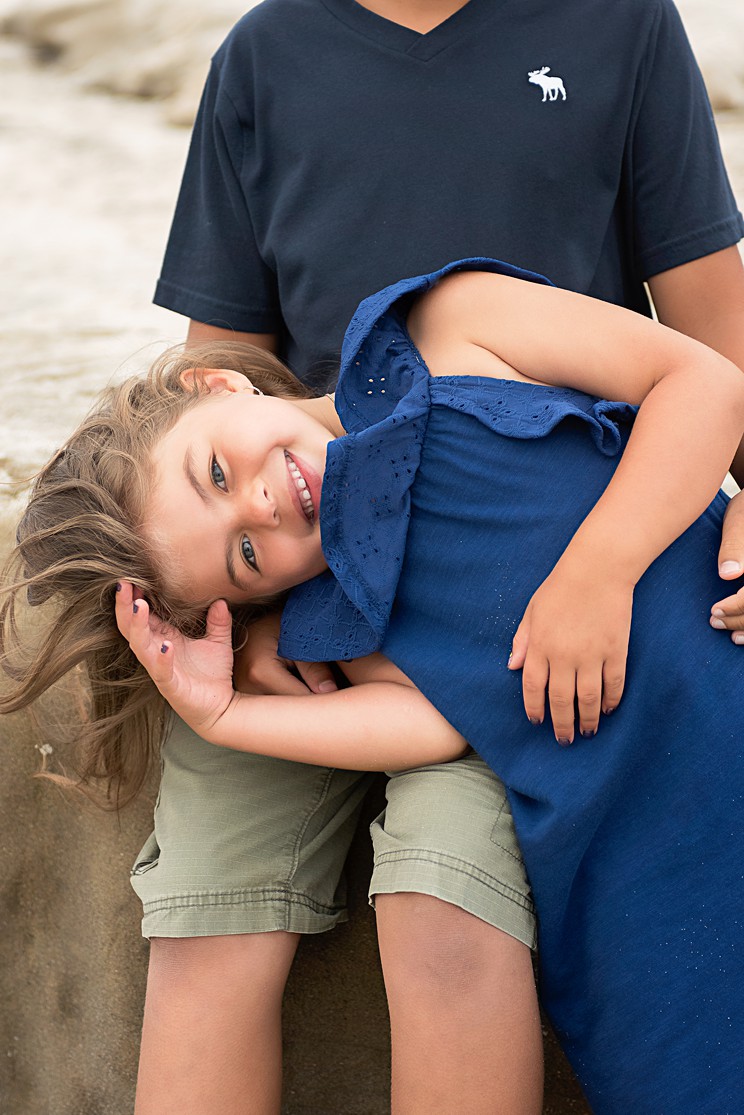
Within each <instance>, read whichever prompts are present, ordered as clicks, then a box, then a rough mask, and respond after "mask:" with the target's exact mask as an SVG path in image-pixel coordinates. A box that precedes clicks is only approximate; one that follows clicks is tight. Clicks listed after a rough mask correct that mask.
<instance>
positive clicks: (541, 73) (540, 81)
mask: <svg viewBox="0 0 744 1115" xmlns="http://www.w3.org/2000/svg"><path fill="white" fill-rule="evenodd" d="M549 73H550V66H543V68H542V69H541V70H530V72H529V73H528V74H527V80H528V81H529V82H530V84H531V85H539V86H540V88H541V89H542V91H543V96H542V99H543V101H557V100H558V94H559V93H560V95H561V96H562V97H563V100H564V101H565V99H566V90H565V87H564V85H563V81H562V80H561V78H559V77H548V76H547V75H548V74H549Z"/></svg>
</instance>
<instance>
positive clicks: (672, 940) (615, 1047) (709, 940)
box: [281, 260, 744, 1115]
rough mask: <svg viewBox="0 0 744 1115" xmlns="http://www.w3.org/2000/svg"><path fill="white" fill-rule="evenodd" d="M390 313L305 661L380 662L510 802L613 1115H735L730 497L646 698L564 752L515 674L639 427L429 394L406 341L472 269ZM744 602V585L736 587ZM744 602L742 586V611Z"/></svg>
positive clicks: (662, 640)
mask: <svg viewBox="0 0 744 1115" xmlns="http://www.w3.org/2000/svg"><path fill="white" fill-rule="evenodd" d="M463 266H465V267H477V268H479V269H482V270H493V271H499V272H503V273H507V274H512V275H517V276H520V277H522V278H524V279H525V280H529V281H534V282H546V281H547V280H544V279H542V278H541V277H540V276H536V275H532V274H529V273H526V272H522V271H518V270H517V269H515V268H511V267H508V266H506V265H503V264H495V263H493V262H490V261H484V260H474V261H467V262H466V263H464V264H463V263H460V264H453V265H451V266H450V267H448V268H445V269H443V270H442V271H439V272H437V273H435V274H433V275H429V276H423V277H419V278H416V279H412V280H407V281H404V282H401V283H398V284H396V285H395V286H393V287H389V288H387V289H386V290H384V291H382V292H380V293H379V294H377V295H374V296H373V297H372V298H369V299H367V300H366V301H365V302H363V303H362V305H361V306H360V308H359V310H358V312H357V314H356V316H355V317H354V319H353V321H352V323H351V325H350V326H349V330H348V332H347V335H346V340H345V345H344V352H343V364H342V372H341V379H340V381H339V387H338V392H337V395H336V406H337V409H338V412H339V415H340V417H341V420H342V422H343V424H344V427H345V429H346V430H347V431H348V434H347V436H345V437H343V438H340V439H339V440H337V441H335V442H333V443H332V444H331V445H330V446H329V451H328V459H327V467H326V474H325V478H324V484H323V493H322V502H321V527H322V539H323V549H324V552H325V555H326V558H327V561H328V565H329V570H330V571H329V572H328V573H325V574H323V575H322V576H320V577H317V578H315V579H314V580H312V581H309V582H307V583H306V584H304V585H301V586H299V587H298V588H297V589H295V590H294V592H293V594H292V596H291V597H290V601H289V604H288V606H287V608H286V610H285V615H284V625H283V633H282V643H281V650H282V653H284V654H286V655H287V656H288V657H293V658H297V659H308V660H312V659H315V660H324V659H329V660H330V659H337V660H343V659H349V658H353V657H358V656H360V655H364V654H368V653H370V652H371V651H373V650H377V649H381V650H382V651H383V652H384V653H385V654H386V655H387V656H388V657H389V658H390V659H391V660H392V661H393V662H395V663H396V664H397V665H398V666H399V667H400V668H401V669H402V670H403V671H404V672H405V673H406V674H407V675H408V676H409V677H410V678H411V679H412V680H413V681H414V682H415V684H416V685H418V686H419V687H420V688H421V690H422V691H423V692H424V693H425V694H426V696H427V697H428V698H429V700H430V701H431V702H432V703H433V704H434V705H435V706H436V707H437V708H438V709H439V710H440V711H441V712H442V713H443V715H444V716H445V717H446V718H447V719H448V720H449V721H450V722H451V723H452V724H453V725H454V726H455V727H456V728H457V729H458V731H460V732H461V733H462V734H463V735H464V736H465V737H466V738H467V739H468V740H469V741H470V743H471V744H472V746H473V747H474V748H475V749H476V750H477V751H478V752H479V753H480V754H481V755H482V756H483V758H484V759H485V760H486V761H487V762H488V763H489V764H490V765H491V766H492V767H493V769H494V770H495V771H496V772H497V774H498V775H499V776H500V777H501V778H502V779H503V781H504V782H505V784H506V786H507V789H508V793H509V798H510V801H511V806H512V810H513V813H514V822H515V825H516V829H517V834H518V837H519V841H520V845H521V848H522V853H523V856H524V860H525V863H526V866H527V871H528V874H529V878H530V882H531V885H532V889H533V892H534V898H535V902H536V906H537V911H538V919H539V959H540V996H541V1000H542V1002H543V1005H544V1006H545V1008H546V1010H547V1012H548V1013H549V1015H550V1017H551V1019H552V1021H553V1023H554V1025H555V1027H556V1030H557V1033H558V1035H559V1038H560V1039H561V1041H562V1043H563V1045H564V1048H565V1049H566V1052H567V1054H568V1056H569V1058H570V1060H571V1061H572V1063H573V1065H574V1068H575V1069H576V1072H577V1075H578V1077H579V1079H580V1081H581V1083H582V1085H583V1087H584V1089H585V1091H586V1094H587V1097H588V1099H589V1102H590V1103H591V1105H592V1107H593V1109H594V1110H595V1112H597V1113H598V1115H599V1113H613V1115H619V1113H622V1115H626V1113H627V1112H628V1111H633V1112H635V1113H636V1115H667V1113H668V1115H702V1113H707V1115H732V1113H733V1112H735V1111H740V1110H741V1106H740V1105H741V1098H740V1095H741V1085H742V1050H743V1049H744V941H743V940H742V898H743V897H744V887H743V885H742V877H743V874H744V867H743V864H744V855H743V852H744V839H743V832H742V816H743V814H742V804H744V803H743V798H744V794H743V790H744V762H743V761H742V754H741V747H742V739H743V732H742V729H744V693H743V692H742V690H741V684H740V683H741V677H742V671H743V670H744V657H742V651H741V650H740V649H738V648H736V647H735V646H734V645H733V644H732V643H731V641H730V639H729V637H728V635H727V634H726V633H723V632H716V631H713V630H712V629H711V628H710V627H709V625H708V614H709V609H710V605H711V603H712V602H713V601H714V600H715V599H716V598H717V597H720V595H722V591H723V590H722V587H721V582H720V581H719V579H718V577H717V574H716V555H717V549H718V544H719V540H720V531H721V522H722V518H723V512H724V509H725V503H726V499H725V496H723V495H722V494H719V495H718V496H717V497H716V498H715V499H714V501H713V503H712V504H711V505H710V507H709V508H708V509H707V511H706V512H705V513H704V515H702V517H701V518H700V519H699V520H698V521H697V522H696V523H695V524H694V526H692V527H691V528H690V529H689V530H688V531H686V533H685V534H684V535H683V536H682V537H681V538H679V539H678V540H677V541H676V542H675V543H674V545H672V546H671V547H670V548H669V549H668V550H667V551H666V552H665V553H664V554H663V555H662V556H661V557H660V558H658V559H657V561H655V562H654V563H653V565H652V566H651V568H650V569H649V570H648V572H647V573H646V574H645V576H644V577H643V578H642V580H641V582H640V583H639V585H638V587H637V590H636V594H635V600H634V609H633V624H632V630H631V638H630V650H629V660H628V675H627V686H626V691H625V695H624V697H623V700H622V702H621V704H620V706H619V708H618V709H617V711H616V712H615V713H614V714H613V716H612V717H610V718H607V717H604V718H603V719H602V722H601V725H600V730H599V733H598V735H597V736H596V738H595V739H593V740H583V739H581V738H579V739H577V741H576V742H575V743H574V745H573V746H572V747H570V748H565V749H564V748H561V747H559V746H558V745H557V744H556V742H555V740H554V738H553V734H552V729H551V726H550V724H549V723H548V722H546V723H545V724H544V725H543V726H541V727H533V726H532V725H530V724H529V722H528V721H527V718H526V716H525V712H524V708H523V704H522V696H521V677H520V675H519V674H517V673H512V672H510V671H508V670H507V668H506V662H507V658H508V654H509V648H510V645H511V639H512V636H513V634H514V631H515V629H516V627H517V624H518V623H519V621H520V619H521V618H522V615H523V613H524V610H525V607H526V605H527V603H528V601H529V599H530V597H531V595H532V593H533V592H534V591H535V589H536V588H537V587H538V585H539V584H540V583H541V582H542V581H543V580H544V578H545V577H546V576H547V575H548V574H549V573H550V571H551V569H552V568H553V566H554V565H555V563H556V561H557V560H558V558H559V557H560V555H561V553H562V551H563V550H564V548H565V547H566V545H567V544H568V542H569V540H570V538H571V536H572V534H573V533H574V531H575V530H576V528H577V526H578V525H579V523H580V522H581V521H582V520H583V519H584V517H585V516H586V514H587V513H588V511H589V510H590V509H591V507H592V506H593V505H594V503H595V502H596V501H597V499H598V498H599V496H600V495H601V493H602V492H603V490H604V488H605V487H606V485H607V483H608V481H609V480H610V478H611V477H612V474H613V472H614V469H615V467H616V465H617V463H618V461H619V458H620V454H621V452H622V449H623V446H624V444H625V442H626V440H627V437H628V435H629V433H630V429H631V426H632V422H633V418H634V414H635V410H634V408H633V407H631V406H629V405H627V404H624V403H613V402H607V401H601V400H597V399H595V398H592V397H590V396H587V395H584V394H581V393H579V392H576V391H572V390H567V389H563V388H554V387H545V386H539V385H533V384H527V383H523V382H514V381H503V380H492V379H484V378H480V377H468V376H464V377H463V376H453V377H450V378H448V377H446V376H444V377H436V378H431V377H430V376H429V374H428V371H427V369H426V366H425V364H424V362H423V360H422V358H421V356H420V354H419V353H418V352H417V351H416V348H415V346H414V345H413V343H412V341H411V339H410V337H409V336H408V333H407V330H406V327H405V317H406V313H407V309H408V305H409V304H410V301H411V298H412V297H413V295H414V294H415V293H417V292H420V291H423V290H425V289H427V288H428V287H430V286H431V285H432V284H433V283H435V282H436V281H437V280H438V279H439V278H440V277H441V275H443V274H445V273H446V272H447V271H449V270H451V269H452V268H453V267H460V268H461V267H463ZM734 587H737V586H734ZM726 591H728V589H727V590H726Z"/></svg>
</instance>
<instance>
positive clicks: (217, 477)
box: [209, 457, 227, 491]
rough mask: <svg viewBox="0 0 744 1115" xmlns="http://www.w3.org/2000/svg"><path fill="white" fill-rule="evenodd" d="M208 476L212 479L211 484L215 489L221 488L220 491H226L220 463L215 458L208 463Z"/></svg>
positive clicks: (225, 482)
mask: <svg viewBox="0 0 744 1115" xmlns="http://www.w3.org/2000/svg"><path fill="white" fill-rule="evenodd" d="M209 474H210V476H211V477H212V483H213V484H214V486H215V488H221V489H222V491H226V489H227V480H226V479H225V474H224V472H223V471H222V469H221V467H220V463H219V461H218V460H217V458H216V457H212V460H211V461H210V464H209Z"/></svg>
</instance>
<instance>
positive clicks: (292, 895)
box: [142, 887, 345, 917]
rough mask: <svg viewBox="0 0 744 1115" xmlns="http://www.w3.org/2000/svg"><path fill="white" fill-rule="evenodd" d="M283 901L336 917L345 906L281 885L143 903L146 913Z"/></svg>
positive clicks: (170, 897)
mask: <svg viewBox="0 0 744 1115" xmlns="http://www.w3.org/2000/svg"><path fill="white" fill-rule="evenodd" d="M267 899H268V900H273V901H277V900H279V901H282V902H285V903H287V905H290V906H303V907H305V908H306V909H308V910H311V911H312V912H313V913H315V914H324V915H327V916H329V917H336V916H337V915H338V914H340V913H343V912H344V910H345V907H344V906H325V905H323V904H322V903H320V902H316V901H315V899H314V898H311V897H310V895H308V894H303V893H302V892H301V891H290V890H287V889H285V888H282V887H264V888H262V889H259V890H250V891H246V890H226V891H209V892H208V893H205V894H181V895H172V896H168V897H164V898H153V899H149V900H148V901H147V902H143V903H142V909H143V911H144V913H145V914H153V913H159V912H160V911H163V910H188V909H197V908H199V907H206V906H240V905H252V904H254V903H259V902H261V903H263V902H266V900H267Z"/></svg>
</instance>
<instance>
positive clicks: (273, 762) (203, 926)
mask: <svg viewBox="0 0 744 1115" xmlns="http://www.w3.org/2000/svg"><path fill="white" fill-rule="evenodd" d="M376 777H377V776H376V775H370V774H366V773H361V774H360V773H359V772H358V771H346V770H329V769H327V768H325V767H315V766H305V765H303V764H301V763H290V762H285V761H283V760H279V759H267V758H264V757H263V756H259V755H249V754H246V753H245V752H242V751H231V750H228V749H225V748H219V747H213V746H212V745H211V744H209V743H205V742H204V741H203V740H201V739H200V738H199V737H198V736H196V735H195V734H194V733H193V732H192V731H191V730H190V729H189V728H187V727H186V725H185V724H183V723H182V722H180V721H177V722H176V724H175V726H174V728H173V730H172V732H171V734H170V735H169V738H168V740H167V741H166V743H165V745H164V747H163V758H162V779H161V786H160V794H159V796H158V801H157V804H156V807H155V831H154V832H153V834H152V835H151V836H150V838H149V840H148V841H147V843H146V844H145V846H144V848H143V849H142V851H141V853H140V855H139V857H138V859H137V862H136V864H135V866H134V868H133V871H132V885H133V887H134V889H135V891H136V892H137V894H138V896H139V898H140V899H141V901H142V904H143V907H144V919H143V923H142V932H143V934H144V936H146V937H200V936H213V935H222V934H228V933H261V932H266V931H270V930H287V931H289V932H293V933H320V932H323V931H324V930H326V929H330V928H332V926H334V925H335V924H336V923H337V922H339V921H345V920H346V916H347V915H346V907H345V883H344V862H345V860H346V855H347V852H348V850H349V845H350V843H351V839H352V837H353V835H354V830H355V828H356V824H357V820H358V818H359V813H360V810H361V806H362V802H363V799H364V796H365V794H366V792H367V790H368V788H369V787H370V785H371V784H372V781H373V780H374V779H375V778H376ZM386 793H387V806H386V808H385V810H384V811H383V812H382V813H381V814H380V816H379V817H377V819H376V820H375V821H374V822H373V823H372V825H371V827H370V831H371V835H372V843H373V850H374V867H373V871H372V879H371V884H370V900H371V901H374V896H375V895H376V894H392V893H398V892H403V891H406V892H415V893H419V894H430V895H433V896H434V897H436V898H440V899H443V900H444V901H445V902H451V903H454V905H456V906H460V907H461V908H462V909H464V910H467V911H468V912H470V913H472V914H475V915H476V917H479V918H481V919H482V920H484V921H486V922H489V923H490V924H492V925H495V926H497V927H498V928H500V929H503V930H505V931H506V932H507V933H509V934H511V935H512V936H513V937H516V938H517V939H518V940H520V941H522V942H524V943H525V944H527V945H528V946H530V947H534V943H535V919H534V912H533V906H532V899H531V896H530V891H529V886H528V883H527V879H526V876H525V871H524V867H523V865H522V860H521V857H520V854H519V849H518V847H517V843H516V839H515V835H514V826H513V824H512V817H511V812H510V810H509V805H508V802H507V799H506V794H505V792H504V787H503V785H502V783H501V782H500V781H499V780H498V779H497V778H496V776H495V775H494V774H493V772H492V771H491V770H490V769H489V768H488V767H487V766H486V765H485V763H483V761H482V760H481V759H479V758H478V757H477V756H476V755H468V756H466V757H465V758H463V759H459V760H457V761H456V762H453V763H445V764H441V765H438V766H428V767H418V768H416V769H414V770H409V771H405V772H402V773H397V774H394V775H392V776H391V777H390V778H389V780H388V783H387V791H386Z"/></svg>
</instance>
